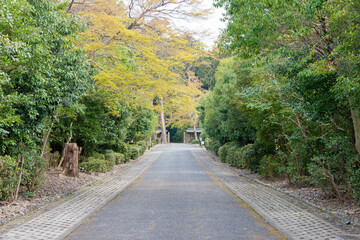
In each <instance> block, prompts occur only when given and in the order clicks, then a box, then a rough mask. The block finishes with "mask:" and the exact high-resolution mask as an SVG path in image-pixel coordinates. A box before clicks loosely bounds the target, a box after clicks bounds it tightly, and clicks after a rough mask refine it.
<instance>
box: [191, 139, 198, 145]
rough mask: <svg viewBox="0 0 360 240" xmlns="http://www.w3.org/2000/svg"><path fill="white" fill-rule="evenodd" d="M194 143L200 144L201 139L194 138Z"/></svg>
mask: <svg viewBox="0 0 360 240" xmlns="http://www.w3.org/2000/svg"><path fill="white" fill-rule="evenodd" d="M191 143H192V144H200V140H198V139H197V140H196V139H194V140H192V142H191Z"/></svg>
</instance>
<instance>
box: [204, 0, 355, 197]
mask: <svg viewBox="0 0 360 240" xmlns="http://www.w3.org/2000/svg"><path fill="white" fill-rule="evenodd" d="M216 4H217V6H222V7H224V8H225V9H226V15H225V19H226V20H227V24H228V25H227V28H226V29H225V30H224V31H223V34H222V36H221V39H220V43H219V44H220V48H221V49H223V50H224V51H226V52H227V53H228V56H229V57H228V58H225V59H222V60H221V63H220V65H219V67H218V68H217V71H216V74H215V80H216V85H215V87H214V89H213V91H212V92H210V93H209V94H207V95H206V96H205V97H204V98H202V99H201V107H199V108H198V109H199V111H200V112H201V116H200V119H201V121H202V124H203V127H204V128H205V131H206V133H205V134H203V137H204V138H205V144H206V147H207V148H208V149H210V150H211V151H212V152H214V153H215V154H217V155H218V156H219V157H220V159H221V161H223V162H227V163H229V164H231V165H233V166H236V167H240V168H249V169H251V170H253V171H256V172H258V173H260V174H262V175H263V176H265V177H268V178H287V179H288V180H289V181H290V182H291V183H293V184H295V185H298V186H304V185H314V186H321V187H323V188H324V189H325V190H326V191H328V192H330V193H333V194H334V196H336V197H337V198H339V199H344V198H356V199H359V198H360V159H359V153H360V115H359V111H360V102H359V99H360V85H359V84H360V75H359V73H360V54H359V53H360V52H359V51H360V41H359V39H360V28H359V24H360V18H359V16H360V2H359V1H351V0H313V1H299V0H289V1H274V0H257V1H253V0H217V1H216Z"/></svg>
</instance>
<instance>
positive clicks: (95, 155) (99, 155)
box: [91, 152, 105, 160]
mask: <svg viewBox="0 0 360 240" xmlns="http://www.w3.org/2000/svg"><path fill="white" fill-rule="evenodd" d="M91 157H94V158H96V159H101V160H105V155H104V154H102V153H98V152H93V153H92V154H91Z"/></svg>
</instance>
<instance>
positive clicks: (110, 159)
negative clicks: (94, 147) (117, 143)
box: [105, 150, 116, 170]
mask: <svg viewBox="0 0 360 240" xmlns="http://www.w3.org/2000/svg"><path fill="white" fill-rule="evenodd" d="M105 160H106V162H107V167H108V170H112V169H113V168H114V166H115V164H116V156H115V154H114V151H113V150H106V151H105Z"/></svg>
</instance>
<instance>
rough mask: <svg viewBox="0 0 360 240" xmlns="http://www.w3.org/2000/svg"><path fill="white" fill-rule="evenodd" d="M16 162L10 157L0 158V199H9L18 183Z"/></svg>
mask: <svg viewBox="0 0 360 240" xmlns="http://www.w3.org/2000/svg"><path fill="white" fill-rule="evenodd" d="M16 165H17V164H16V160H15V159H14V158H11V157H10V156H4V157H3V156H0V199H1V200H6V199H10V198H11V196H12V193H13V191H14V189H15V186H16V183H17V181H18V179H17V175H16V171H17V167H16Z"/></svg>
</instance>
